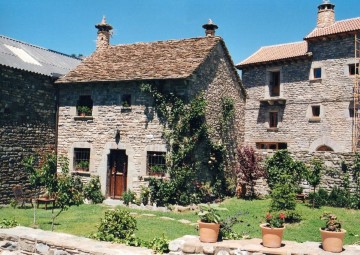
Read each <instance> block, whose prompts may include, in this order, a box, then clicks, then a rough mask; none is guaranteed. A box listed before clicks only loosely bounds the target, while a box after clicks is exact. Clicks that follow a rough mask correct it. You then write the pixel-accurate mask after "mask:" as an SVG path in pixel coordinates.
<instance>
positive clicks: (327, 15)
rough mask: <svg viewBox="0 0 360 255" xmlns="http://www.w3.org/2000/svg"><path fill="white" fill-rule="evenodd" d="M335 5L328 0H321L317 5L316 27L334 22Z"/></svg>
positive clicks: (322, 26)
mask: <svg viewBox="0 0 360 255" xmlns="http://www.w3.org/2000/svg"><path fill="white" fill-rule="evenodd" d="M334 9H335V5H334V4H331V3H330V0H323V3H322V4H320V5H319V6H318V18H317V27H318V28H324V27H329V26H331V25H332V24H334V23H335V11H334Z"/></svg>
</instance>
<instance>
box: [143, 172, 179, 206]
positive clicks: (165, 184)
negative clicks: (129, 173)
mask: <svg viewBox="0 0 360 255" xmlns="http://www.w3.org/2000/svg"><path fill="white" fill-rule="evenodd" d="M149 188H150V198H151V203H156V204H157V205H158V206H164V205H168V204H175V202H176V199H179V198H177V197H176V194H175V187H174V185H173V183H172V182H169V181H164V180H162V179H160V180H159V179H155V178H150V181H149Z"/></svg>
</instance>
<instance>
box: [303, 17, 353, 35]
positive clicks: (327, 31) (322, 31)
mask: <svg viewBox="0 0 360 255" xmlns="http://www.w3.org/2000/svg"><path fill="white" fill-rule="evenodd" d="M359 30H360V17H358V18H354V19H346V20H340V21H337V22H335V23H334V24H333V25H331V26H329V27H324V28H315V29H314V30H313V31H312V32H311V33H310V34H308V35H307V36H306V37H305V39H310V38H315V37H321V36H327V35H333V34H340V33H346V32H351V31H359Z"/></svg>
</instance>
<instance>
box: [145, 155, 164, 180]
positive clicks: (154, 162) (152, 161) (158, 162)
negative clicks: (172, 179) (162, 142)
mask: <svg viewBox="0 0 360 255" xmlns="http://www.w3.org/2000/svg"><path fill="white" fill-rule="evenodd" d="M147 172H148V173H149V174H150V175H164V174H165V172H166V153H165V152H159V151H148V152H147Z"/></svg>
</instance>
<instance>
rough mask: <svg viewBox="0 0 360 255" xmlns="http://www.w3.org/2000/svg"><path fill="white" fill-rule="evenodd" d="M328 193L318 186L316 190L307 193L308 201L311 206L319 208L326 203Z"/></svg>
mask: <svg viewBox="0 0 360 255" xmlns="http://www.w3.org/2000/svg"><path fill="white" fill-rule="evenodd" d="M328 199H329V194H328V192H327V191H326V190H325V189H322V188H320V189H319V190H318V191H317V192H311V193H310V194H309V202H310V204H312V206H313V207H316V208H320V207H321V206H324V205H327V203H328Z"/></svg>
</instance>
